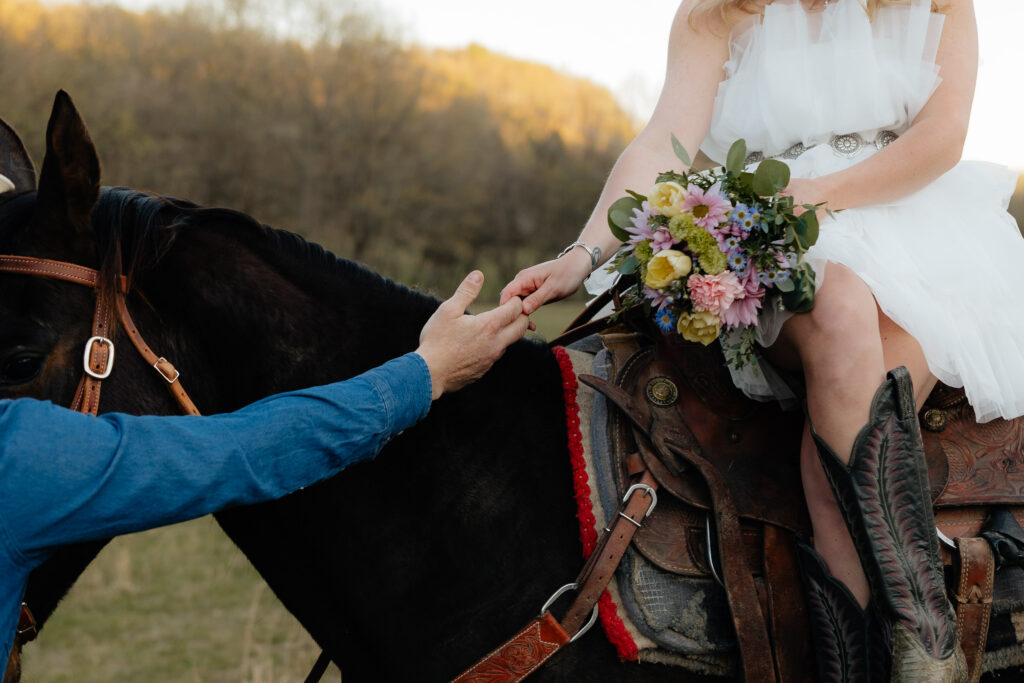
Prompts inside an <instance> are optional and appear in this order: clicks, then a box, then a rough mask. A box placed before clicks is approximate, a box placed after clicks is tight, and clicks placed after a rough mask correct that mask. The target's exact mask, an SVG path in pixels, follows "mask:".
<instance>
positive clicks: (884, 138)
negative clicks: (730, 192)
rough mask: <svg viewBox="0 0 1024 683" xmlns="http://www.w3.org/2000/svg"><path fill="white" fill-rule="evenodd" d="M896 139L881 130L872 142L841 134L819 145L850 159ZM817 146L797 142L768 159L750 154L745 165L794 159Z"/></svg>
mask: <svg viewBox="0 0 1024 683" xmlns="http://www.w3.org/2000/svg"><path fill="white" fill-rule="evenodd" d="M898 137H899V135H898V134H896V133H894V132H893V131H891V130H882V131H879V132H878V135H876V136H875V139H874V140H872V141H871V142H868V141H866V140H865V139H864V137H863V136H862V135H861V134H860V133H843V134H842V135H833V136H832V137H831V138H829V140H828V142H823V143H821V144H823V145H828V146H829V147H831V148H832V149H833V150H834V151H835V152H836V154H838V155H840V156H844V157H847V158H852V157H855V156H857V153H858V152H860V151H861V150H862V149H864V148H865V147H867V146H868V145H872V146H874V148H875V149H882V148H883V147H885V146H886V145H888V144H889V143H890V142H892V141H893V140H895V139H896V138H898ZM819 146H820V145H810V146H807V145H805V144H804V143H802V142H798V143H796V144H794V145H791V146H789V147H788V148H787V149H786V150H785V151H784V152H781V153H780V154H773V155H771V156H768V157H766V156H765V155H764V152H751V153H750V154H748V155H747V158H746V160H745V163H746V164H747V165H750V164H756V163H757V162H759V161H764V160H765V159H796V158H797V157H799V156H800V155H801V154H803V153H804V152H806V151H807V150H809V149H814V148H815V147H819Z"/></svg>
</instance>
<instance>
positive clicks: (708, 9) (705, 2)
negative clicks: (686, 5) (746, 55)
mask: <svg viewBox="0 0 1024 683" xmlns="http://www.w3.org/2000/svg"><path fill="white" fill-rule="evenodd" d="M769 2H771V0H697V4H695V5H694V6H693V9H691V10H690V17H689V19H690V26H692V27H693V28H696V27H697V22H698V21H700V22H705V23H706V22H707V21H708V19H709V18H710V15H711V13H712V12H716V11H717V13H718V15H719V16H720V17H721V19H722V21H723V22H724V23H725V25H726V26H731V25H732V24H735V23H736V22H737V21H738V20H739V19H740V18H741V16H742V14H761V13H762V12H763V11H764V8H765V5H767V4H769ZM908 2H910V0H860V4H861V5H862V6H863V7H864V11H865V12H867V13H868V16H869V17H871V18H872V19H873V18H874V17H875V12H877V11H878V10H879V8H881V7H891V6H893V5H906V4H907V3H908ZM932 11H933V12H942V11H943V9H940V8H939V6H938V3H937V2H935V0H933V1H932Z"/></svg>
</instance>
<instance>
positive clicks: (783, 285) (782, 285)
mask: <svg viewBox="0 0 1024 683" xmlns="http://www.w3.org/2000/svg"><path fill="white" fill-rule="evenodd" d="M775 287H776V289H778V290H779V291H780V292H792V291H793V290H794V289H796V285H795V284H793V278H792V277H790V278H789V279H786V280H780V281H779V282H776V283H775Z"/></svg>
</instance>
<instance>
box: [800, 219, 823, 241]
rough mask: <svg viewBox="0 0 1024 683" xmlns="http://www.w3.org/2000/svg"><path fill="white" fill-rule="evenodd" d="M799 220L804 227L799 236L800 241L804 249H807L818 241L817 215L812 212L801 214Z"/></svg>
mask: <svg viewBox="0 0 1024 683" xmlns="http://www.w3.org/2000/svg"><path fill="white" fill-rule="evenodd" d="M800 219H801V221H802V222H803V223H804V224H805V226H806V227H805V229H804V231H803V234H802V235H801V236H800V238H801V239H800V241H801V242H802V243H803V247H804V249H808V248H810V247H812V246H814V243H815V242H817V241H818V227H819V226H818V215H817V214H816V213H814V212H813V211H808V212H807V213H804V214H801V216H800Z"/></svg>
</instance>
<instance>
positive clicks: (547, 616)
mask: <svg viewBox="0 0 1024 683" xmlns="http://www.w3.org/2000/svg"><path fill="white" fill-rule="evenodd" d="M657 488H658V483H657V482H656V481H655V480H654V477H653V476H652V475H651V474H650V472H647V471H646V470H644V471H643V472H642V473H641V474H640V479H639V481H638V482H637V483H636V484H634V485H633V486H631V487H630V488H629V490H628V491H627V492H626V495H625V496H624V497H623V501H622V503H621V504H620V505H619V509H618V510H617V511H616V513H615V516H614V518H613V520H612V522H611V523H610V524H609V526H607V527H605V529H604V532H603V533H602V535H601V537H600V539H598V542H597V546H596V547H595V548H594V551H593V552H592V553H591V554H590V557H589V558H587V562H586V564H584V565H583V569H582V571H580V574H579V576H578V577H577V578H576V581H575V582H573V583H570V584H566V585H565V586H562V587H561V588H560V589H558V591H557V592H556V593H555V594H554V595H552V596H551V598H550V599H548V601H547V602H546V603H545V604H544V606H543V607H542V608H541V613H540V616H538V617H537V618H536V619H534V620H533V621H531V622H530V623H529V624H527V625H526V627H525V628H523V629H522V630H521V631H519V632H518V633H517V634H516V635H514V636H512V638H510V639H509V640H508V641H506V642H505V643H504V644H503V645H501V646H500V647H498V648H496V649H494V650H493V651H491V652H490V653H489V654H488V655H487V656H485V657H484V658H483V659H481V660H480V661H479V662H477V663H476V664H474V665H473V666H472V667H470V668H469V669H468V670H466V671H465V672H464V673H462V674H461V675H460V676H458V677H457V678H455V679H454V682H455V683H470V682H471V681H476V682H480V683H482V682H483V681H487V682H488V683H515V682H517V681H521V680H523V679H524V678H526V677H527V676H528V675H530V674H531V673H533V672H534V671H536V670H537V668H538V667H540V666H541V665H542V664H543V663H544V662H546V661H547V660H548V659H550V658H551V656H552V655H554V654H555V653H556V652H558V651H559V650H560V649H562V647H564V646H565V645H568V644H569V643H571V642H574V641H575V640H577V639H578V638H580V637H581V636H582V635H583V634H584V633H586V632H587V631H588V630H589V629H590V627H591V626H593V625H594V622H595V621H596V620H597V612H598V606H597V601H598V600H599V599H600V597H601V594H602V593H604V590H605V588H606V587H607V585H608V582H609V581H610V580H611V578H612V575H613V574H614V573H615V568H616V567H618V566H619V562H620V561H621V560H622V556H623V555H624V554H625V552H626V548H628V547H629V543H630V541H632V540H633V534H635V533H636V530H637V529H639V528H640V526H641V525H642V524H643V520H644V519H645V518H646V517H647V516H648V515H650V514H651V512H652V511H653V510H654V506H655V505H656V504H657V502H658V497H657ZM638 492H640V493H638ZM570 590H577V591H578V592H577V595H576V599H575V600H574V601H573V602H572V604H571V605H570V606H569V610H568V612H566V614H565V616H564V617H562V620H561V622H559V621H557V620H556V619H555V618H554V617H553V616H552V615H551V612H549V611H548V608H549V607H550V606H551V605H552V603H554V601H555V600H556V599H557V598H558V597H559V596H560V595H562V594H563V593H565V592H567V591H570ZM588 617H589V618H588ZM570 633H572V634H574V635H572V636H570V635H569V634H570Z"/></svg>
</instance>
